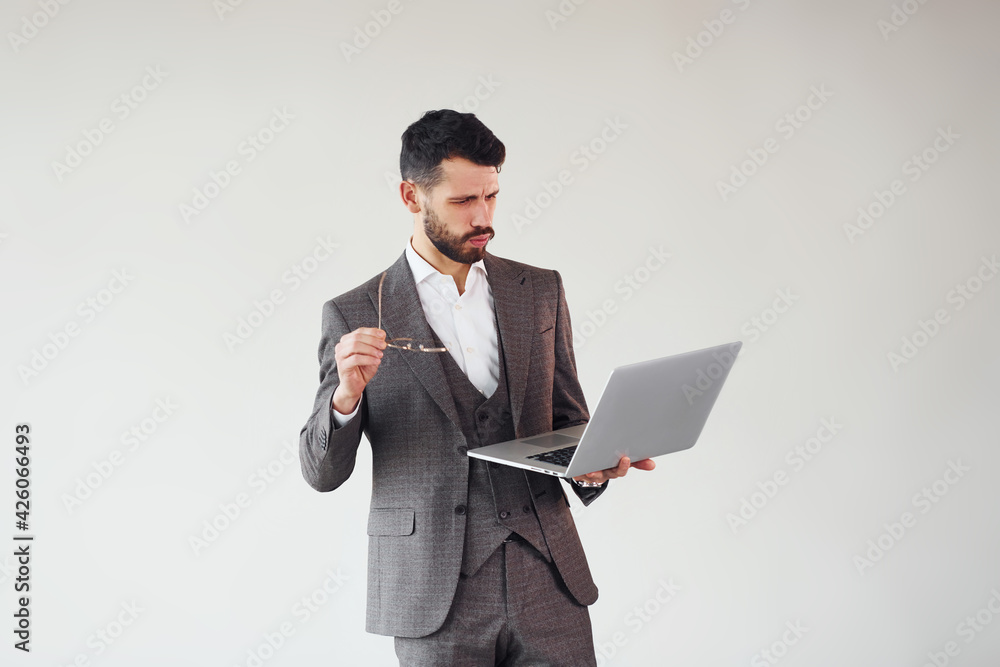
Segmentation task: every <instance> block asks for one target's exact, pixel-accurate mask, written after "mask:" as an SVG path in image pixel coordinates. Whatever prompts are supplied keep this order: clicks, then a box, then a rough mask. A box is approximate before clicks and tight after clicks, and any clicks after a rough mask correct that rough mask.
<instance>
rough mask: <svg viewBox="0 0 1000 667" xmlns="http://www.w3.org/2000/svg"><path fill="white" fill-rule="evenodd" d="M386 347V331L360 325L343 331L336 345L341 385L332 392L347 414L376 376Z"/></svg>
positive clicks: (338, 407)
mask: <svg viewBox="0 0 1000 667" xmlns="http://www.w3.org/2000/svg"><path fill="white" fill-rule="evenodd" d="M384 349H385V331H383V330H382V329H373V328H370V327H361V328H358V329H355V330H354V331H352V332H351V333H348V334H344V335H343V336H341V338H340V342H339V343H337V346H336V347H335V348H334V352H335V357H336V360H337V375H338V376H339V377H340V384H339V385H337V389H336V390H335V391H334V392H333V408H334V409H335V410H336V411H337V412H339V413H341V414H345V415H349V414H351V413H352V412H354V408H356V407H358V401H360V400H361V394H362V392H364V390H365V387H366V386H368V383H369V382H371V379H372V378H373V377H375V373H376V372H377V371H378V365H379V364H380V363H381V362H382V350H384Z"/></svg>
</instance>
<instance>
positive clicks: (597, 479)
mask: <svg viewBox="0 0 1000 667" xmlns="http://www.w3.org/2000/svg"><path fill="white" fill-rule="evenodd" d="M655 467H656V462H655V461H653V459H643V460H641V461H636V462H635V463H632V462H631V461H630V460H629V458H628V457H627V456H623V457H621V459H619V460H618V467H617V468H608V469H607V470H598V471H597V472H591V473H587V474H586V475H580V476H578V477H574V478H573V479H575V480H576V481H578V482H593V483H595V484H604V482H606V481H608V480H609V479H615V478H617V477H624V476H625V474H626V473H627V472H628V470H629V468H638V469H639V470H652V469H653V468H655Z"/></svg>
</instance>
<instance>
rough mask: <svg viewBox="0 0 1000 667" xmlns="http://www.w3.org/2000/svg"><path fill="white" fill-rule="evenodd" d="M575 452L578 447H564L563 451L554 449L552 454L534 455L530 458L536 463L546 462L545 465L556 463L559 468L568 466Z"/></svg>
mask: <svg viewBox="0 0 1000 667" xmlns="http://www.w3.org/2000/svg"><path fill="white" fill-rule="evenodd" d="M575 452H576V445H570V446H569V447H563V448H562V449H553V450H552V451H551V452H543V453H541V454H534V455H532V456H529V457H528V458H529V459H533V460H535V461H544V462H545V463H554V464H555V465H557V466H568V465H569V462H570V460H572V458H573V454H574V453H575Z"/></svg>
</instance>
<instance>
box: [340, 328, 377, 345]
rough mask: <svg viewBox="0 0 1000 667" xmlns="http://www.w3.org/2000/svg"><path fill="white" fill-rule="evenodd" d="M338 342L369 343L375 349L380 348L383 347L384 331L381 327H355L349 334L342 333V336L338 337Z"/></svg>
mask: <svg viewBox="0 0 1000 667" xmlns="http://www.w3.org/2000/svg"><path fill="white" fill-rule="evenodd" d="M369 332H374V333H369ZM340 342H341V343H351V342H355V343H359V344H362V345H370V346H372V347H374V348H376V349H379V350H382V349H384V348H385V342H386V341H385V332H384V331H382V330H381V329H357V330H355V331H352V332H351V333H349V334H344V336H343V337H342V338H341V339H340Z"/></svg>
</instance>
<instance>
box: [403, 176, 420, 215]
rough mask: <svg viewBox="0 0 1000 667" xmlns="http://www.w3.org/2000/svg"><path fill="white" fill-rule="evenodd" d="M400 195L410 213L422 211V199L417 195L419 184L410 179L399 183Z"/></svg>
mask: <svg viewBox="0 0 1000 667" xmlns="http://www.w3.org/2000/svg"><path fill="white" fill-rule="evenodd" d="M399 197H400V199H402V200H403V206H405V207H406V210H408V211H409V212H410V213H420V211H421V210H422V208H421V206H420V200H419V198H418V196H417V186H416V184H415V183H411V182H410V181H403V182H402V183H400V184H399Z"/></svg>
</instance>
